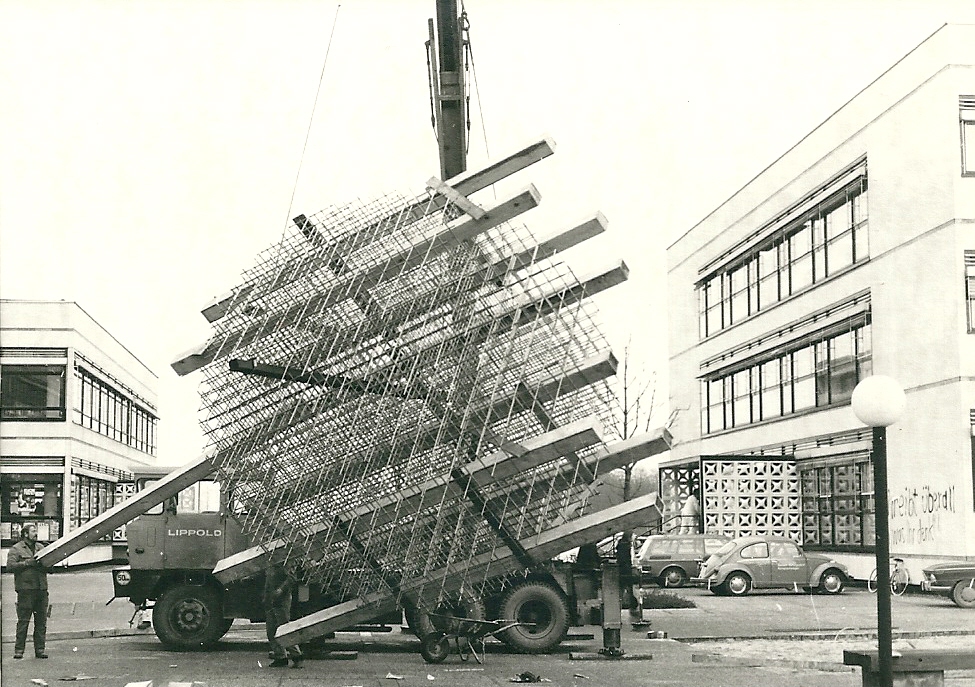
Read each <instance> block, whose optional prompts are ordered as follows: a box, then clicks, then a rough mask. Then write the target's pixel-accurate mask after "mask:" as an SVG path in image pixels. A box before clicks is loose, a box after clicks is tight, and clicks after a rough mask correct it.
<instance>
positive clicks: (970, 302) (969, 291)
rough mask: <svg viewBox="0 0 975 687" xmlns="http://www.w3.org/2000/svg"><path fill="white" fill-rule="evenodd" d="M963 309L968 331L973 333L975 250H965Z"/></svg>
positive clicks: (974, 319) (974, 329)
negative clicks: (966, 318) (966, 314)
mask: <svg viewBox="0 0 975 687" xmlns="http://www.w3.org/2000/svg"><path fill="white" fill-rule="evenodd" d="M965 309H966V311H967V313H968V333H969V334H975V250H966V251H965Z"/></svg>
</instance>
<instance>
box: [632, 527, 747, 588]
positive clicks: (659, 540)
mask: <svg viewBox="0 0 975 687" xmlns="http://www.w3.org/2000/svg"><path fill="white" fill-rule="evenodd" d="M729 541H731V540H730V539H728V537H722V536H720V535H716V534H654V535H651V536H649V537H647V538H646V541H644V542H643V546H641V547H640V550H639V551H638V552H637V555H636V558H635V560H634V565H636V566H638V567H639V568H640V579H641V581H649V582H655V583H656V584H659V585H660V586H661V587H683V586H684V585H685V584H687V581H688V580H690V579H691V578H694V577H697V574H698V571H699V570H700V569H701V564H702V563H703V562H704V561H705V559H707V557H708V556H710V555H711V554H712V553H714V552H715V551H717V550H718V549H720V548H721V547H722V546H724V545H725V544H727V543H728V542H729Z"/></svg>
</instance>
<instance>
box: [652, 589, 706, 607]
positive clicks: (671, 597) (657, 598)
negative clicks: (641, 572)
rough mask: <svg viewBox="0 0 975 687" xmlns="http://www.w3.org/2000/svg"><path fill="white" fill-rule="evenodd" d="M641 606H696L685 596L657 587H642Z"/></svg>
mask: <svg viewBox="0 0 975 687" xmlns="http://www.w3.org/2000/svg"><path fill="white" fill-rule="evenodd" d="M641 593H642V595H643V608H644V609H645V610H646V609H649V608H697V604H695V603H694V602H693V601H691V600H690V599H688V598H687V597H684V596H681V595H679V594H674V593H673V592H665V591H661V590H657V589H643V590H641Z"/></svg>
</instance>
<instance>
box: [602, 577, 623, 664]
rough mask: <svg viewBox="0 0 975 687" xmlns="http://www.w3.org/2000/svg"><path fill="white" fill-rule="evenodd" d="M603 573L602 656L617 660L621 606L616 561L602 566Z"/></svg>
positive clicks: (621, 623)
mask: <svg viewBox="0 0 975 687" xmlns="http://www.w3.org/2000/svg"><path fill="white" fill-rule="evenodd" d="M602 573H603V580H602V582H603V584H602V588H603V648H602V649H600V650H599V653H600V654H601V655H603V656H609V657H612V658H619V657H620V656H622V655H623V649H622V647H621V643H620V629H621V628H622V626H623V619H622V615H623V604H622V603H621V600H620V575H619V568H618V567H617V564H616V561H606V562H604V563H603V564H602Z"/></svg>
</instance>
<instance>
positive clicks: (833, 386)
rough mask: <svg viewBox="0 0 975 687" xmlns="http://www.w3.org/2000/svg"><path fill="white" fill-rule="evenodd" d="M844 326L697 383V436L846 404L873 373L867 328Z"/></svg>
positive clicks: (861, 324) (861, 323)
mask: <svg viewBox="0 0 975 687" xmlns="http://www.w3.org/2000/svg"><path fill="white" fill-rule="evenodd" d="M848 327H849V328H848V329H846V330H845V331H840V332H838V333H836V332H831V333H829V334H821V335H819V336H811V337H806V338H805V339H802V340H800V341H798V342H797V343H796V345H795V346H794V347H790V348H787V349H786V350H784V351H781V352H778V353H776V354H775V355H774V356H773V357H768V358H765V359H761V360H756V361H754V362H751V363H749V364H747V365H746V366H744V367H740V368H738V369H737V370H735V371H733V372H723V373H717V374H715V375H712V376H709V377H707V378H705V379H702V380H701V432H702V434H710V433H713V432H720V431H721V430H724V429H731V428H733V427H741V426H743V425H748V424H751V423H754V422H760V421H763V420H771V419H774V418H777V417H781V416H783V415H791V414H793V413H798V412H801V411H804V410H810V409H814V408H822V407H825V406H830V405H835V404H839V403H846V402H848V401H849V400H850V398H851V397H852V396H853V389H854V387H855V386H856V385H857V382H859V381H860V380H861V379H864V378H865V377H868V376H870V374H871V369H872V366H871V345H870V325H869V323H866V322H864V321H863V320H862V319H858V320H856V321H851V322H850V323H848Z"/></svg>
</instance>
